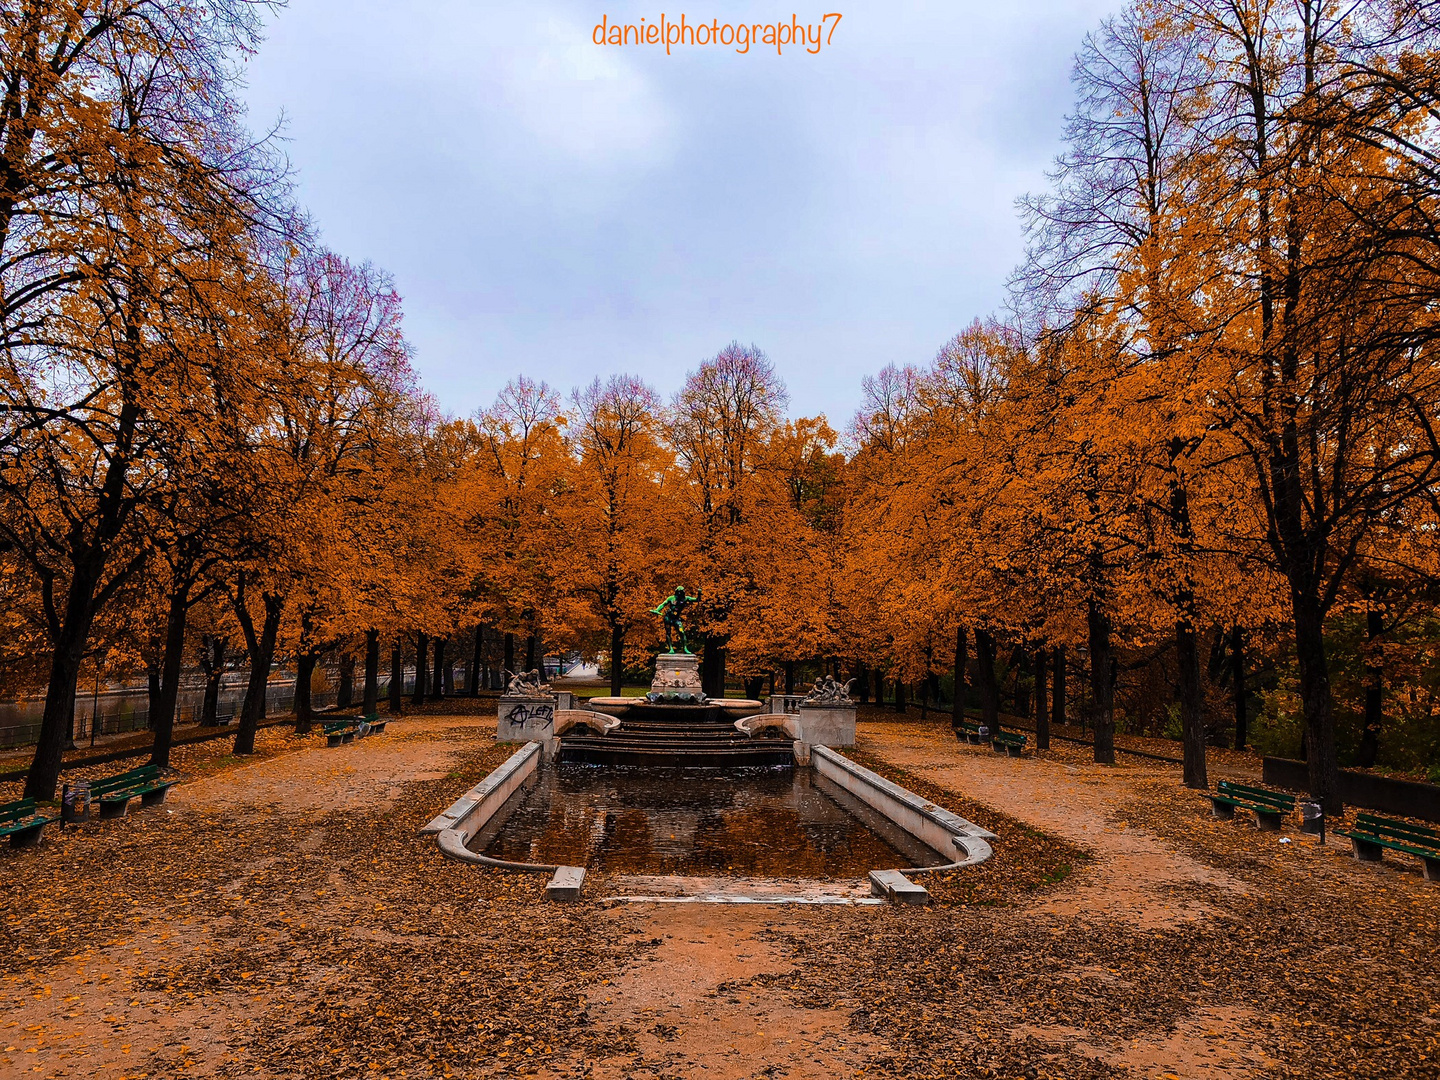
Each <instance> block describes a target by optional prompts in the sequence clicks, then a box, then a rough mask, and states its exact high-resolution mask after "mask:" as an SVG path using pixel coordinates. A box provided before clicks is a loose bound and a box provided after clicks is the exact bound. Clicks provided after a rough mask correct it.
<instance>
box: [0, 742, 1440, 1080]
mask: <svg viewBox="0 0 1440 1080" xmlns="http://www.w3.org/2000/svg"><path fill="white" fill-rule="evenodd" d="M491 724H493V720H488V719H487V718H485V717H464V718H449V717H431V716H420V717H414V718H408V719H406V720H404V721H403V722H399V723H395V724H392V725H391V727H390V730H389V731H388V732H387V733H386V734H384V735H382V736H378V737H376V738H373V739H367V740H363V741H361V742H359V743H356V744H354V745H352V746H345V747H338V748H334V749H329V748H325V747H323V746H321V745H317V744H318V740H316V739H312V740H309V741H308V742H307V741H303V740H294V739H291V738H290V737H289V736H288V735H283V734H273V735H268V736H267V739H268V740H269V742H267V747H268V749H267V753H270V754H272V756H270V757H268V758H265V759H264V760H256V761H251V762H248V763H239V764H235V763H231V762H228V761H221V760H217V761H216V762H214V763H212V765H213V768H210V769H209V771H208V772H206V770H200V769H197V770H196V772H195V773H194V775H196V776H198V777H199V778H198V779H194V780H193V781H191V782H189V783H186V784H184V785H182V786H181V787H179V788H177V789H176V790H175V792H174V793H173V794H172V797H171V802H170V803H169V804H168V805H167V806H165V807H160V808H153V809H148V810H144V811H138V812H135V813H134V814H132V815H131V816H130V817H128V818H126V819H123V820H121V821H116V822H105V823H91V824H90V825H87V826H84V827H82V828H79V829H68V830H66V831H65V832H63V833H58V834H56V835H55V837H54V838H53V839H52V840H51V842H49V843H47V845H45V847H44V848H42V849H41V850H39V851H37V852H17V853H13V854H12V853H10V852H8V851H5V852H0V930H3V934H4V940H3V941H0V1075H3V1076H4V1077H6V1078H7V1080H8V1077H10V1076H15V1077H31V1076H33V1077H77V1078H78V1077H84V1078H86V1080H109V1078H116V1077H126V1078H138V1077H142V1076H143V1077H166V1078H169V1077H181V1076H214V1077H221V1078H227V1080H228V1078H231V1077H240V1076H264V1077H275V1078H283V1080H290V1078H301V1077H303V1078H305V1080H354V1078H358V1077H366V1078H373V1077H383V1078H390V1080H399V1078H400V1077H406V1078H410V1077H445V1076H452V1077H463V1078H466V1080H471V1078H480V1077H492V1076H495V1077H498V1076H515V1075H543V1076H551V1077H562V1076H563V1077H592V1078H595V1080H621V1078H625V1080H631V1078H633V1080H667V1078H677V1080H678V1078H686V1080H688V1078H698V1077H706V1078H714V1080H742V1078H743V1080H750V1078H755V1077H766V1078H785V1077H788V1078H794V1080H809V1078H815V1080H819V1078H822V1077H823V1078H828V1077H858V1076H861V1075H862V1074H863V1075H865V1076H904V1077H906V1078H907V1080H908V1078H910V1077H918V1078H926V1080H928V1078H936V1080H939V1078H942V1077H947V1078H948V1077H955V1076H967V1077H968V1076H990V1077H1008V1078H1012V1080H1016V1078H1020V1077H1026V1078H1028V1080H1036V1078H1038V1080H1046V1078H1049V1080H1058V1078H1060V1077H1064V1078H1066V1080H1072V1078H1094V1077H1112V1076H1113V1077H1127V1078H1134V1077H1142V1078H1145V1080H1166V1078H1170V1080H1238V1078H1239V1077H1249V1076H1261V1075H1266V1076H1268V1075H1277V1076H1294V1077H1297V1078H1298V1077H1307V1076H1311V1075H1317V1074H1318V1073H1320V1072H1324V1073H1325V1074H1327V1075H1334V1076H1337V1077H1355V1078H1358V1077H1370V1076H1387V1077H1390V1076H1416V1077H1420V1076H1430V1075H1433V1067H1432V1066H1433V1062H1434V1061H1435V1060H1436V1059H1437V1057H1440V1006H1437V1005H1434V1004H1433V1003H1434V1002H1437V1001H1440V976H1437V974H1436V971H1437V968H1440V926H1437V917H1436V911H1437V905H1436V903H1435V897H1436V896H1437V895H1440V894H1437V893H1436V892H1435V891H1433V888H1432V887H1431V886H1428V885H1427V884H1426V883H1424V882H1422V881H1419V880H1418V875H1417V874H1415V873H1413V872H1412V871H1413V868H1411V867H1408V866H1406V865H1403V864H1401V863H1400V862H1399V861H1398V860H1396V861H1392V862H1390V863H1389V864H1387V865H1386V866H1382V867H1374V866H1363V867H1361V866H1355V865H1353V864H1351V863H1350V862H1349V861H1348V860H1347V859H1345V858H1343V857H1342V856H1343V852H1341V851H1340V849H1337V848H1329V849H1317V848H1315V847H1314V845H1313V844H1312V843H1311V842H1310V841H1308V840H1307V841H1304V842H1295V843H1292V844H1290V845H1288V846H1283V847H1281V846H1278V843H1279V842H1278V839H1277V838H1275V837H1274V836H1273V835H1271V834H1257V833H1256V832H1255V831H1254V830H1253V829H1247V828H1246V827H1245V826H1243V825H1241V824H1238V823H1224V822H1213V821H1210V820H1209V819H1208V818H1207V817H1206V816H1205V815H1204V814H1203V813H1202V812H1201V810H1202V808H1201V807H1200V806H1199V805H1197V804H1198V802H1199V800H1197V799H1196V797H1195V796H1194V795H1193V793H1189V792H1185V791H1184V790H1183V789H1180V788H1179V787H1178V784H1177V782H1176V777H1175V775H1174V770H1169V771H1167V770H1166V769H1164V768H1152V767H1148V766H1134V765H1125V766H1122V767H1119V768H1115V769H1105V768H1099V767H1096V766H1093V765H1090V764H1087V763H1085V762H1084V761H1083V760H1082V759H1081V758H1080V757H1079V755H1076V754H1069V755H1065V754H1057V755H1054V756H1051V757H1043V756H1042V757H1035V756H1028V757H1026V758H1025V759H1022V760H1018V761H1012V760H1009V759H1006V758H1003V757H998V756H996V755H994V754H991V753H989V752H982V751H979V750H970V749H966V748H961V747H957V746H956V745H955V744H954V742H953V739H952V738H951V737H950V736H949V734H948V731H947V730H946V729H945V728H944V727H943V726H942V725H933V724H931V725H927V724H923V723H903V722H900V723H896V722H890V723H883V724H881V723H876V724H866V725H864V727H863V728H862V734H863V739H862V747H861V749H862V750H864V751H866V752H867V753H868V754H869V755H871V756H872V757H873V758H875V759H877V760H881V761H884V762H887V763H889V764H890V765H891V766H894V767H898V768H899V769H903V770H905V771H906V772H908V773H910V774H911V775H912V776H914V777H916V778H918V779H917V780H916V781H915V782H917V783H919V782H920V781H925V782H928V783H930V784H934V785H939V786H940V787H941V788H945V789H948V790H949V791H950V792H952V793H958V794H956V795H955V798H957V799H958V798H964V799H967V800H970V801H972V802H973V803H975V804H979V805H978V808H974V809H971V808H968V807H967V816H973V817H974V818H975V820H977V821H979V822H980V823H982V824H986V823H987V822H986V821H985V818H984V816H983V814H982V812H985V811H986V809H987V808H989V812H991V813H993V814H995V816H996V820H999V815H1001V814H1004V815H1008V817H1009V818H1010V819H1014V820H1012V821H1009V822H1008V823H1007V824H1006V826H1005V828H1004V829H1003V830H997V831H1000V832H1001V837H1000V839H999V841H997V850H998V851H999V854H997V857H996V859H995V860H994V861H993V862H992V863H991V864H987V865H988V866H989V869H986V868H981V869H982V871H984V875H988V876H987V877H986V880H987V881H988V882H989V884H988V885H987V886H986V888H985V889H983V890H980V891H978V892H976V893H973V894H969V893H966V892H965V891H964V890H965V887H966V881H967V880H973V876H971V877H967V876H966V875H964V874H962V875H957V876H956V878H955V879H954V880H953V881H951V882H946V881H943V880H939V881H935V882H934V883H933V885H932V887H933V888H934V890H935V893H936V896H937V899H938V900H939V903H937V905H935V906H934V907H932V908H929V909H923V910H916V909H895V908H890V907H859V906H834V907H822V906H814V905H793V906H771V905H736V904H701V903H647V904H630V903H615V904H606V903H604V902H602V898H603V897H604V896H607V895H614V894H616V893H617V892H626V891H636V890H639V889H640V888H642V887H643V889H644V890H645V891H647V892H650V893H652V894H655V895H660V894H663V893H664V892H665V890H666V888H667V887H671V888H675V887H677V886H675V883H669V886H667V884H666V883H664V882H659V881H645V880H643V879H629V880H628V881H626V880H624V879H620V878H618V877H617V878H610V879H606V878H604V877H603V876H599V875H597V877H596V880H595V881H594V882H587V894H588V895H587V897H586V899H584V900H583V901H582V902H581V903H579V904H575V905H553V904H546V903H544V902H543V901H542V900H541V898H540V886H541V883H540V882H539V881H538V880H537V879H536V878H535V877H533V876H526V875H506V874H500V873H495V872H490V871H483V870H480V869H478V868H476V867H474V866H470V865H463V864H459V863H453V862H449V861H447V860H445V859H443V858H441V857H440V855H439V853H438V851H437V850H436V848H435V845H434V843H433V841H432V840H430V839H428V838H420V837H418V836H417V835H416V832H417V830H418V828H419V826H420V825H422V824H423V823H424V822H425V821H427V820H429V818H430V817H432V816H433V815H434V814H435V813H436V812H438V811H439V810H440V809H442V808H443V807H444V806H445V805H447V804H448V803H449V802H450V801H451V800H452V799H453V798H454V797H455V796H456V795H457V794H458V793H459V792H461V791H464V790H465V789H467V788H468V787H470V786H471V785H472V784H474V783H475V782H476V780H478V779H479V778H480V777H481V776H483V775H484V774H485V773H486V772H488V771H489V769H491V768H493V767H494V765H495V764H498V762H499V761H501V760H503V759H504V757H505V756H508V754H509V752H510V749H509V748H506V747H501V746H496V745H494V744H493V742H492V741H491V739H490V738H489V736H488V734H487V732H488V730H489V727H490V725H491ZM272 744H273V745H272ZM216 753H219V751H216ZM215 770H219V771H215ZM927 797H936V798H939V797H940V796H939V795H938V794H937V795H929V796H927ZM1136 806H1139V807H1141V808H1142V810H1143V811H1144V813H1143V817H1142V818H1136V817H1135V810H1134V808H1135V807H1136ZM1127 807H1129V808H1130V809H1129V810H1128V811H1127V810H1126V808H1127ZM1127 813H1128V814H1129V815H1130V817H1129V818H1127ZM1131 819H1134V820H1133V821H1132V820H1131ZM1019 823H1023V825H1025V826H1030V827H1033V828H1038V829H1042V830H1045V831H1046V832H1047V833H1049V834H1052V835H1054V836H1057V837H1061V838H1064V839H1066V840H1068V841H1071V842H1072V843H1074V844H1078V845H1081V846H1083V847H1085V848H1086V849H1088V850H1089V851H1090V852H1092V853H1093V854H1094V856H1095V857H1094V859H1093V860H1091V861H1090V862H1088V863H1086V864H1085V865H1083V866H1082V867H1081V868H1080V869H1079V870H1078V871H1077V872H1076V873H1074V874H1072V875H1071V876H1070V877H1069V878H1068V879H1066V880H1064V881H1063V882H1061V883H1060V884H1058V885H1055V884H1053V882H1051V883H1049V884H1046V883H1045V882H1044V881H1042V880H1041V879H1040V878H1039V877H1037V876H1035V875H1033V874H1032V875H1031V876H1029V877H1026V873H1025V872H1026V871H1027V869H1028V867H1027V865H1026V864H1025V861H1024V859H1023V858H1020V859H1017V858H1016V855H1015V853H1016V852H1023V851H1026V850H1031V849H1029V848H1026V847H1025V844H1026V843H1027V842H1028V841H1026V840H1025V839H1024V837H1023V836H1022V835H1020V834H1021V833H1023V829H1022V828H1021V825H1020V824H1019ZM1036 842H1037V843H1038V841H1036ZM1044 842H1045V843H1046V844H1050V845H1052V847H1054V846H1061V847H1063V846H1064V845H1058V842H1057V841H1051V840H1045V841H1044ZM1007 845H1008V846H1007ZM1034 850H1037V851H1038V850H1039V849H1038V848H1037V849H1034ZM1065 850H1067V851H1070V850H1072V849H1070V848H1068V847H1066V848H1065ZM1066 857H1067V858H1069V857H1070V856H1066ZM1007 860H1009V861H1008V862H1007ZM984 875H982V876H984ZM1007 875H1008V876H1007ZM1012 877H1013V879H1014V882H1018V884H1006V883H1007V882H1010V881H1011V878H1012ZM1045 880H1046V881H1048V880H1049V879H1045ZM688 885H689V890H688V891H697V890H698V891H703V890H704V889H708V888H710V887H711V885H710V884H707V883H705V882H690V883H688ZM621 886H628V888H621ZM775 887H776V888H781V887H782V886H779V885H776V886H775ZM760 888H761V886H760V885H758V884H757V885H755V886H754V888H753V890H752V891H757V892H758V891H760ZM783 888H784V889H785V890H788V889H790V888H791V885H790V884H788V883H787V884H785V885H784V886H783ZM1036 888H1039V889H1040V891H1039V892H1038V893H1037V892H1035V889H1036ZM1007 889H1008V890H1009V891H1007ZM682 891H684V890H682ZM967 896H972V897H973V899H970V900H967V899H966V897H967ZM1400 986H1403V987H1404V991H1403V994H1401V993H1399V992H1397V990H1396V988H1397V987H1400Z"/></svg>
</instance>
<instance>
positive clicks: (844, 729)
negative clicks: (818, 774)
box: [797, 701, 855, 746]
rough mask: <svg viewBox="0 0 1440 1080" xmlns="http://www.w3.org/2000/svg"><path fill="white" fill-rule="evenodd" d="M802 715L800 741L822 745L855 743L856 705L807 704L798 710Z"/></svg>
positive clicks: (802, 704) (801, 704) (848, 744)
mask: <svg viewBox="0 0 1440 1080" xmlns="http://www.w3.org/2000/svg"><path fill="white" fill-rule="evenodd" d="M797 711H798V713H799V716H800V741H802V742H806V743H811V744H817V743H818V744H819V745H820V746H854V745H855V706H854V705H853V704H851V705H847V704H834V705H830V704H826V705H807V704H805V703H804V702H803V701H802V702H801V703H800V708H799V709H798V710H797Z"/></svg>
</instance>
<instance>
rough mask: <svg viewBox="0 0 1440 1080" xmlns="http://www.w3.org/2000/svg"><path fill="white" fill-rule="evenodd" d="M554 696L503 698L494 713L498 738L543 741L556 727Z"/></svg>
mask: <svg viewBox="0 0 1440 1080" xmlns="http://www.w3.org/2000/svg"><path fill="white" fill-rule="evenodd" d="M555 705H556V701H555V696H554V695H553V694H551V695H547V696H542V697H519V696H515V697H512V696H510V695H509V694H507V695H505V696H504V697H502V698H501V699H500V703H499V706H498V708H497V710H496V716H495V738H496V740H497V741H498V742H544V741H545V740H546V739H548V738H550V735H551V734H552V733H553V731H554V730H555Z"/></svg>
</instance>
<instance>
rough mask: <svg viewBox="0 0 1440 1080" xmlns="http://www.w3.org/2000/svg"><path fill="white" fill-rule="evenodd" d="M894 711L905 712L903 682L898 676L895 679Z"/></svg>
mask: <svg viewBox="0 0 1440 1080" xmlns="http://www.w3.org/2000/svg"><path fill="white" fill-rule="evenodd" d="M895 711H896V712H897V713H903V712H904V711H905V680H904V679H901V678H899V677H898V676H897V677H896V679H895Z"/></svg>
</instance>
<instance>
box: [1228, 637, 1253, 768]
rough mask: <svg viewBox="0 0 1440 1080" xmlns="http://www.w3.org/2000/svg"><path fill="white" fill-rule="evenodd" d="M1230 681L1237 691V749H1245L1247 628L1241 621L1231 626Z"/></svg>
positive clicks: (1247, 735) (1246, 736)
mask: <svg viewBox="0 0 1440 1080" xmlns="http://www.w3.org/2000/svg"><path fill="white" fill-rule="evenodd" d="M1230 681H1231V682H1232V683H1233V684H1234V687H1233V689H1234V691H1235V749H1236V750H1244V749H1245V743H1246V742H1247V741H1248V739H1249V737H1250V736H1249V732H1248V731H1246V730H1245V727H1246V725H1245V721H1246V715H1245V697H1246V690H1245V629H1244V627H1242V626H1241V625H1240V624H1239V623H1236V624H1235V625H1234V626H1232V627H1231V628H1230Z"/></svg>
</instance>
